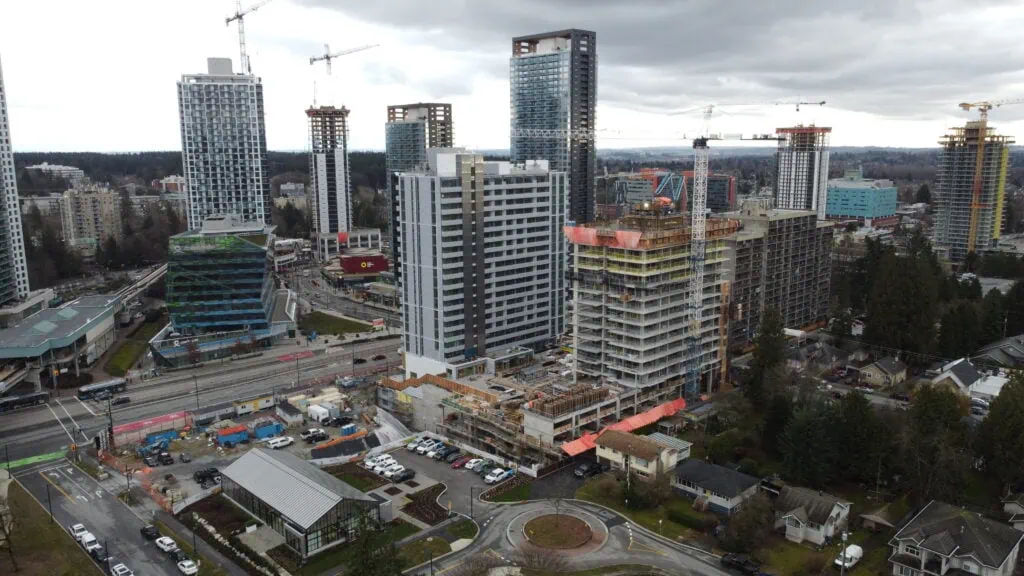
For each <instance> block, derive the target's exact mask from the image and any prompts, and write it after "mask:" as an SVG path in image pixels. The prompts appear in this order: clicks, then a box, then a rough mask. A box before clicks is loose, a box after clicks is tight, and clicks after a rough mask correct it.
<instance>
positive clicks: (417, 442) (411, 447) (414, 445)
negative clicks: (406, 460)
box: [405, 438, 427, 452]
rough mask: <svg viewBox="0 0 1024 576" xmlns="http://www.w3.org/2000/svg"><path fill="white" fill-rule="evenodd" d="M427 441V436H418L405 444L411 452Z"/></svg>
mask: <svg viewBox="0 0 1024 576" xmlns="http://www.w3.org/2000/svg"><path fill="white" fill-rule="evenodd" d="M426 441H427V439H426V438H416V439H415V440H413V441H412V442H409V443H408V444H406V445H405V449H406V450H408V451H409V452H415V451H416V449H417V448H419V447H420V444H422V443H424V442H426Z"/></svg>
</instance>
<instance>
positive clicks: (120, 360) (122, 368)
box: [104, 340, 147, 376]
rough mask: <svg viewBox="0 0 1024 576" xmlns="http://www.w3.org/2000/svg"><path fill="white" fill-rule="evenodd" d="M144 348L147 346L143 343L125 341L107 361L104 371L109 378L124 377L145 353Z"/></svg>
mask: <svg viewBox="0 0 1024 576" xmlns="http://www.w3.org/2000/svg"><path fill="white" fill-rule="evenodd" d="M146 348H147V344H146V343H145V342H140V341H138V340H125V341H124V342H122V343H121V345H120V346H118V347H117V350H116V351H115V352H114V354H113V355H112V356H111V357H110V360H107V364H106V366H104V370H106V371H107V374H110V375H111V376H124V375H125V374H127V373H128V370H130V369H131V367H132V366H134V365H135V362H137V361H138V359H139V358H140V357H142V355H143V354H145V353H146Z"/></svg>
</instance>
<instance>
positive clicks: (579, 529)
mask: <svg viewBox="0 0 1024 576" xmlns="http://www.w3.org/2000/svg"><path fill="white" fill-rule="evenodd" d="M523 533H524V534H526V539H527V540H529V541H530V543H531V544H533V545H535V546H540V547H541V548H548V549H551V550H567V549H569V548H578V547H580V546H582V545H584V544H586V543H587V542H588V541H589V540H590V538H591V537H592V536H593V535H594V534H593V532H592V531H591V530H590V526H587V523H586V522H584V521H583V520H580V519H579V518H577V517H575V516H569V515H567V514H545V515H543V516H538V517H536V518H534V519H532V520H530V521H529V522H527V523H526V526H523Z"/></svg>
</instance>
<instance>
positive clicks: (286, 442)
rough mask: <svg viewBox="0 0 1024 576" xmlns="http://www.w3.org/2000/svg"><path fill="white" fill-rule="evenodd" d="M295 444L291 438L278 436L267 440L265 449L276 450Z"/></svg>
mask: <svg viewBox="0 0 1024 576" xmlns="http://www.w3.org/2000/svg"><path fill="white" fill-rule="evenodd" d="M294 443H295V439H294V438H292V437H291V436H278V437H277V438H271V439H270V440H267V448H271V449H273V450H277V449H278V448H284V447H285V446H291V445H292V444H294Z"/></svg>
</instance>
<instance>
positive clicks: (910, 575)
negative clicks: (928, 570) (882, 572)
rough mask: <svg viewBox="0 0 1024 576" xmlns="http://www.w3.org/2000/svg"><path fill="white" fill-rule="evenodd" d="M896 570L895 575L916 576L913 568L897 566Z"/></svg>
mask: <svg viewBox="0 0 1024 576" xmlns="http://www.w3.org/2000/svg"><path fill="white" fill-rule="evenodd" d="M896 570H897V572H896V573H897V574H899V575H900V576H917V570H914V569H913V568H908V567H906V566H900V565H899V564H897V565H896Z"/></svg>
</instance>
